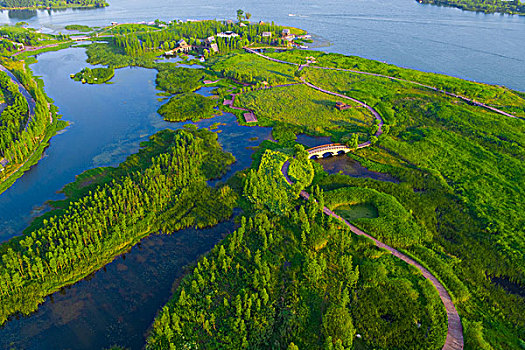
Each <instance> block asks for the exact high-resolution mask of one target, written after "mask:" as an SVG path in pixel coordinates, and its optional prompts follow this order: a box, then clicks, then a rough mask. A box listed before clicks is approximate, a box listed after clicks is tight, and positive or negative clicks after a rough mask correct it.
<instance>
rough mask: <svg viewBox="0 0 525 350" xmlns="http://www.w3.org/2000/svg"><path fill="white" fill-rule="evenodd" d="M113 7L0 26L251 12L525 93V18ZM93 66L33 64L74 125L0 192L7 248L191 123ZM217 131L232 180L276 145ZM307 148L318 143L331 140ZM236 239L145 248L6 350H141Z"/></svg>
mask: <svg viewBox="0 0 525 350" xmlns="http://www.w3.org/2000/svg"><path fill="white" fill-rule="evenodd" d="M109 2H110V3H111V6H110V7H108V8H105V9H97V10H65V11H21V12H20V11H19V12H16V11H4V12H1V13H0V22H4V23H6V22H9V23H16V22H19V21H26V22H28V23H30V25H31V26H35V27H41V29H42V30H43V31H48V32H58V31H61V30H63V26H64V25H66V24H87V25H92V26H96V25H107V24H109V23H110V22H112V21H117V22H138V21H151V20H154V19H157V18H159V19H163V20H171V19H174V18H178V19H187V18H195V19H203V18H219V19H222V18H233V17H234V15H235V10H236V9H237V8H243V9H245V10H246V11H249V12H251V13H252V14H253V20H259V19H262V20H266V21H268V20H270V21H271V20H274V21H275V22H276V23H280V24H285V25H292V26H296V27H301V28H305V29H307V30H308V31H310V32H311V33H313V34H315V35H316V37H318V38H321V39H324V42H326V41H329V42H330V43H331V44H332V45H331V46H329V47H325V48H323V50H326V51H332V52H340V53H344V54H355V55H359V56H364V57H369V58H374V59H379V60H382V61H388V62H390V63H394V64H398V65H401V66H405V67H411V68H416V69H420V70H426V71H434V72H442V73H446V74H449V75H454V76H459V77H462V78H466V79H472V80H477V81H484V82H489V83H496V84H503V85H506V86H508V87H511V88H515V89H519V90H522V91H525V64H524V63H525V46H524V45H523V33H525V17H518V16H506V15H505V16H504V15H484V14H477V13H471V12H462V11H460V10H457V9H451V8H443V7H433V6H425V5H420V4H418V3H417V2H416V1H413V0H381V1H380V0H367V1H364V0H356V1H347V0H328V1H323V2H320V1H314V0H306V1H290V2H277V1H275V0H271V1H267V2H256V1H253V0H248V1H240V0H232V1H226V2H216V3H210V2H208V1H204V0H179V1H177V2H176V3H175V4H174V3H173V1H170V0H158V1H154V2H146V1H144V0H109ZM146 3H147V6H145V4H146ZM321 41H323V40H321ZM85 58H86V57H85V52H84V49H81V48H71V49H67V50H63V51H60V52H50V53H46V54H43V55H41V56H40V57H38V60H39V62H38V63H36V64H34V65H32V69H33V70H34V72H35V74H36V75H39V76H41V77H42V79H43V80H44V83H45V89H46V92H47V94H48V95H49V96H50V97H51V98H53V99H54V101H55V104H56V105H57V106H58V107H59V108H60V113H61V114H62V115H63V116H64V117H63V118H64V120H67V121H69V122H70V126H69V127H68V128H67V129H66V130H65V131H64V132H62V133H61V134H60V135H57V136H55V137H54V138H53V139H52V140H51V146H50V147H49V148H48V149H47V150H46V152H45V155H44V158H43V159H42V160H41V161H40V162H39V163H38V165H37V166H35V167H33V168H32V169H31V171H29V172H27V173H26V174H25V175H24V176H23V177H22V178H21V179H19V180H18V181H17V182H16V183H15V185H14V186H12V187H11V188H10V189H9V190H8V191H6V192H4V193H3V194H2V195H0V241H5V240H7V239H9V238H10V237H12V236H13V235H16V234H19V233H20V231H21V230H22V229H23V228H24V227H26V226H27V224H28V223H29V222H30V220H31V219H32V217H34V216H37V215H39V214H41V213H42V212H44V211H45V210H47V208H46V205H45V202H46V201H47V200H53V199H60V198H62V195H61V194H60V193H58V192H57V191H59V190H60V189H61V188H62V187H63V186H64V185H65V184H67V183H68V182H71V181H73V180H74V178H75V175H77V174H79V173H81V172H82V171H84V170H86V169H89V168H92V167H96V166H108V165H116V164H118V163H120V162H121V161H123V160H124V159H125V157H126V156H127V155H129V154H131V153H133V152H135V151H136V150H137V149H138V147H139V143H140V142H141V141H144V140H146V139H147V138H148V136H150V135H151V134H153V133H155V132H156V131H158V130H162V129H164V128H172V129H176V128H180V127H182V125H183V124H184V123H168V122H165V121H163V120H162V118H161V117H160V116H159V115H158V114H157V113H156V110H157V109H158V108H159V107H160V105H161V104H162V103H164V102H162V101H159V100H158V97H157V95H156V94H157V93H158V91H157V90H156V89H155V84H154V80H155V74H156V72H155V71H153V70H147V69H140V68H126V69H119V70H117V71H116V74H115V77H114V78H113V80H112V84H106V85H96V86H89V85H82V84H79V83H77V82H74V81H72V80H71V79H70V78H69V75H70V74H71V73H76V72H78V71H80V69H82V68H83V67H85V66H86V63H85ZM488 67H490V69H488ZM202 92H203V93H209V91H207V90H203V91H202ZM217 122H220V123H221V125H220V127H219V130H220V132H219V140H220V142H221V144H222V145H223V147H224V149H225V150H227V151H230V152H232V153H233V154H234V155H235V156H236V158H237V163H236V164H235V165H234V166H233V167H232V170H231V171H230V173H229V174H231V173H233V172H234V171H237V170H240V169H242V168H244V167H246V166H248V165H249V164H250V162H251V160H250V155H251V154H252V153H253V150H252V149H251V147H253V146H257V145H258V144H259V143H260V142H261V140H264V139H268V138H270V130H269V129H267V128H250V127H241V126H239V125H237V123H236V122H235V117H234V116H232V115H230V114H225V115H222V116H218V117H215V118H213V119H208V120H204V121H201V122H199V123H196V124H197V125H198V126H200V127H209V126H211V125H212V124H214V123H217ZM303 141H305V142H303V143H304V144H306V145H308V146H315V145H316V143H317V142H324V141H325V140H322V139H317V140H307V139H306V138H304V139H303ZM300 142H302V141H300ZM307 142H310V144H307ZM338 159H345V160H344V161H343V163H344V162H353V160H352V159H350V158H349V157H339V158H337V160H336V158H329V159H325V160H320V162H325V163H326V164H323V166H324V167H325V168H326V169H327V171H329V172H333V173H335V172H339V171H343V172H344V173H348V174H349V175H352V171H353V170H355V169H356V168H358V167H357V165H358V163H357V165H356V164H352V165H351V166H349V165H345V164H343V165H342V166H341V162H342V161H340V160H338ZM330 162H333V163H334V164H335V165H334V166H333V167H332V166H331V165H330ZM336 165H337V166H336ZM361 168H362V167H361ZM330 169H332V170H330ZM349 169H352V170H349ZM363 169H364V170H363ZM359 171H361V173H359V172H358V173H357V174H354V175H352V176H366V177H373V176H372V174H369V173H366V171H368V170H367V169H365V168H362V169H359ZM376 174H377V173H376ZM377 179H378V180H383V181H385V180H386V181H391V180H389V179H386V178H377ZM358 209H363V210H362V211H363V212H364V208H358ZM365 214H366V213H365ZM365 214H363V213H360V214H359V215H365ZM367 215H368V214H367ZM370 215H371V214H370ZM232 230H233V224H232V222H226V223H223V224H220V225H218V226H217V227H215V228H212V229H208V230H198V231H197V230H183V231H180V232H178V233H176V234H174V235H172V236H152V237H149V238H147V239H145V240H143V242H142V243H141V245H140V246H136V247H134V248H133V249H132V250H131V252H130V253H129V254H126V258H125V259H123V258H118V259H117V260H116V261H114V262H113V263H111V264H109V265H108V266H107V267H106V268H105V269H104V270H101V271H99V272H97V273H95V274H94V275H93V276H92V277H91V278H89V279H86V280H83V281H81V282H79V283H77V284H75V285H73V286H71V287H70V288H66V289H65V290H64V291H62V292H60V293H56V294H54V295H53V296H51V297H49V298H47V300H46V302H45V303H44V304H43V305H42V306H41V307H40V309H39V311H38V312H37V313H35V314H33V315H31V316H29V317H23V318H20V319H18V320H17V319H14V320H11V321H10V322H8V323H7V324H6V325H5V326H4V327H3V328H1V329H0V348H8V347H15V348H24V349H64V348H75V349H100V348H103V347H108V346H110V345H112V344H120V345H124V346H127V347H130V348H132V349H140V348H141V347H142V346H143V345H144V339H145V333H146V332H147V329H148V327H149V325H150V324H151V322H152V320H153V317H154V315H155V313H156V311H157V310H158V309H159V308H160V307H161V306H162V305H163V304H164V303H165V302H166V300H167V299H168V297H169V295H170V293H171V290H172V284H173V282H174V281H176V279H177V278H179V277H180V276H181V275H182V274H183V269H182V268H183V266H184V265H186V264H188V263H191V262H192V261H194V260H195V259H196V258H197V257H198V256H200V255H201V254H203V253H205V252H206V251H207V250H209V249H210V248H211V247H213V245H214V244H215V243H216V242H218V241H219V240H220V239H221V238H222V237H223V236H224V235H225V234H228V233H229V232H231V231H232Z"/></svg>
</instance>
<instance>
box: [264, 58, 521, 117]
mask: <svg viewBox="0 0 525 350" xmlns="http://www.w3.org/2000/svg"><path fill="white" fill-rule="evenodd" d="M266 55H267V56H270V57H274V58H278V59H281V60H285V61H289V62H295V63H305V62H306V57H308V56H314V57H316V60H317V63H316V64H315V65H316V66H322V67H332V68H343V69H353V70H359V71H364V72H371V73H378V74H383V75H387V76H392V77H396V78H401V79H406V80H411V81H416V82H419V83H422V84H425V85H430V86H434V87H437V88H439V89H442V90H445V91H449V92H453V93H456V94H458V95H462V96H465V97H468V98H472V99H475V100H477V101H480V102H483V103H486V104H488V105H491V106H494V107H497V108H499V109H502V110H504V111H506V112H509V113H514V114H515V115H517V116H521V117H525V96H524V95H523V93H522V92H519V91H514V90H512V89H509V88H506V87H504V86H499V85H489V84H483V83H477V82H473V81H468V80H464V79H460V78H456V77H451V76H448V75H443V74H436V73H427V72H421V71H417V70H414V69H407V68H400V67H397V66H395V65H392V64H388V63H383V62H379V61H374V60H369V59H366V58H362V57H357V56H344V55H340V54H333V53H330V54H328V53H324V52H320V51H305V50H293V51H285V52H275V53H271V52H269V53H267V54H266ZM361 76H362V75H361Z"/></svg>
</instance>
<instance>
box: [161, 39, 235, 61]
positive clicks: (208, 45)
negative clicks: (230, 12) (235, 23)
mask: <svg viewBox="0 0 525 350" xmlns="http://www.w3.org/2000/svg"><path fill="white" fill-rule="evenodd" d="M236 35H237V34H236ZM195 47H196V46H193V45H190V44H188V43H187V42H186V40H184V39H180V40H179V41H177V47H175V48H174V49H173V50H170V51H166V52H165V53H164V55H165V56H174V55H176V54H178V53H188V52H190V51H191V50H193V49H194V48H195ZM199 47H200V48H204V49H208V50H209V51H210V52H213V53H216V52H219V47H218V46H217V43H216V42H215V37H213V36H210V37H209V38H206V39H204V40H203V42H202V45H201V46H199Z"/></svg>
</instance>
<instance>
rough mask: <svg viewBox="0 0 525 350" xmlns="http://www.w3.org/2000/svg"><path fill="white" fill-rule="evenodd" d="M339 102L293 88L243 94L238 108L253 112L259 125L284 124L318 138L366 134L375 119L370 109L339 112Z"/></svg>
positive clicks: (301, 88)
mask: <svg viewBox="0 0 525 350" xmlns="http://www.w3.org/2000/svg"><path fill="white" fill-rule="evenodd" d="M337 101H340V99H338V98H337V97H334V96H331V95H327V94H324V93H322V92H319V91H317V90H314V89H311V88H309V87H307V86H305V85H293V86H286V87H277V88H272V89H264V90H258V91H252V92H248V93H244V94H240V95H238V96H237V98H236V99H235V105H236V106H237V107H243V108H247V109H250V110H253V111H254V112H255V115H256V116H257V119H258V120H259V125H264V126H275V125H277V124H284V125H287V126H291V127H293V128H295V129H296V130H297V132H305V133H309V134H314V135H336V134H340V133H345V132H351V131H366V130H367V129H368V127H370V126H371V125H372V122H373V117H372V115H371V114H369V112H368V111H367V110H366V109H364V108H358V107H356V105H355V104H354V108H350V109H347V110H345V111H339V110H337V109H336V108H335V103H336V102H337Z"/></svg>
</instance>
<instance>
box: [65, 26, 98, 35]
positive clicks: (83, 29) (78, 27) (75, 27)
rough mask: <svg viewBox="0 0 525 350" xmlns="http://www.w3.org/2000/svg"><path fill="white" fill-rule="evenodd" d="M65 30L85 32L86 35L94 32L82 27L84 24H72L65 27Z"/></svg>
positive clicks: (87, 27)
mask: <svg viewBox="0 0 525 350" xmlns="http://www.w3.org/2000/svg"><path fill="white" fill-rule="evenodd" d="M65 29H66V30H76V31H79V32H84V33H87V32H91V31H92V30H93V29H91V28H90V27H89V26H86V25H82V24H70V25H67V26H65Z"/></svg>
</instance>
